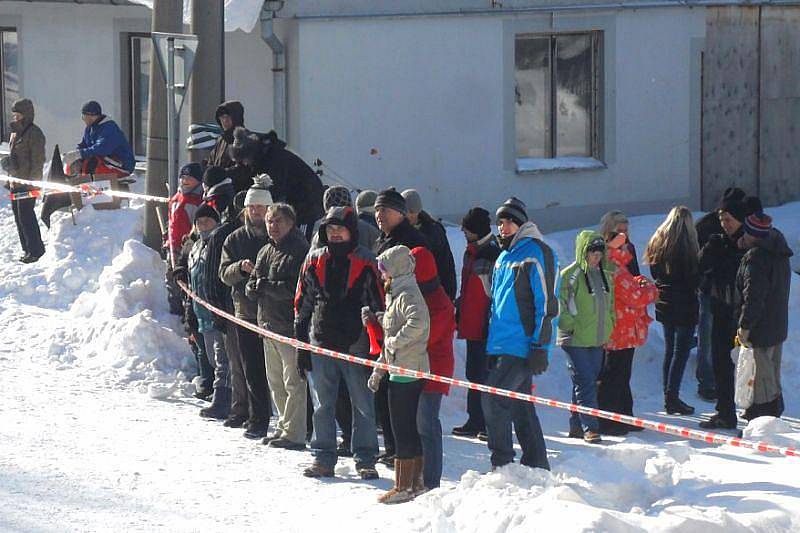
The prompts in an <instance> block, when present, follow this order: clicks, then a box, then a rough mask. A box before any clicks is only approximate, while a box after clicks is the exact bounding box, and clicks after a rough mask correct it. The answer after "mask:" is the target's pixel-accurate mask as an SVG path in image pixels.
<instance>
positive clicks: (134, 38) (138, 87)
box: [128, 34, 151, 156]
mask: <svg viewBox="0 0 800 533" xmlns="http://www.w3.org/2000/svg"><path fill="white" fill-rule="evenodd" d="M150 45H151V40H150V36H149V35H144V34H131V35H129V37H128V54H129V55H128V57H129V58H130V68H131V71H130V83H131V87H130V91H129V92H128V95H129V99H130V101H129V102H128V106H129V109H130V119H131V120H130V131H129V132H128V134H129V137H130V139H131V145H132V146H133V152H134V153H135V154H136V155H137V156H144V155H145V154H146V153H147V106H148V104H149V94H150V93H149V88H150Z"/></svg>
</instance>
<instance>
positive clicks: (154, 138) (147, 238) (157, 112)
mask: <svg viewBox="0 0 800 533" xmlns="http://www.w3.org/2000/svg"><path fill="white" fill-rule="evenodd" d="M151 21H152V22H151V24H150V31H151V32H169V33H180V32H181V30H182V29H183V1H182V0H154V1H153V17H152V19H151ZM149 96H150V98H149V103H148V109H147V177H146V179H145V193H146V194H151V195H155V196H165V195H166V194H167V188H166V186H165V185H164V184H165V182H166V181H167V175H168V168H167V91H166V84H165V81H164V77H163V76H162V75H161V69H160V68H159V66H158V60H157V59H156V51H155V47H153V46H151V51H150V88H149ZM156 207H157V206H156V204H154V203H153V202H148V204H147V207H146V208H145V213H144V239H143V242H144V244H145V245H146V246H149V247H150V248H152V249H154V250H160V248H161V223H160V222H159V215H158V213H157V212H156ZM158 208H159V209H163V210H164V212H165V207H164V206H163V205H160V206H158Z"/></svg>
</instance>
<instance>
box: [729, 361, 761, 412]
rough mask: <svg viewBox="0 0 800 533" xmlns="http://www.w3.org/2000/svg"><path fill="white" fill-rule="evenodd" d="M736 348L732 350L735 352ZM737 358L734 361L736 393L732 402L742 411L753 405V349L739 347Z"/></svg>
mask: <svg viewBox="0 0 800 533" xmlns="http://www.w3.org/2000/svg"><path fill="white" fill-rule="evenodd" d="M736 350H737V348H734V351H736ZM738 350H739V357H738V359H737V361H736V393H735V395H734V401H735V402H736V405H738V406H739V407H741V408H742V409H747V408H748V407H750V406H751V405H753V383H754V382H755V379H756V358H755V356H754V355H753V348H751V347H747V346H739V347H738Z"/></svg>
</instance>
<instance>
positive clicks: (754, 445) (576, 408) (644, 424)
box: [178, 281, 800, 457]
mask: <svg viewBox="0 0 800 533" xmlns="http://www.w3.org/2000/svg"><path fill="white" fill-rule="evenodd" d="M178 285H179V286H180V287H181V289H182V290H183V291H184V292H185V293H186V294H188V295H189V297H190V298H192V299H194V300H195V301H197V303H199V304H200V305H202V306H203V307H205V308H206V309H208V310H209V311H211V312H212V313H214V314H216V315H219V316H221V317H224V318H226V319H228V320H230V321H231V322H233V323H235V324H238V325H239V326H242V327H243V328H246V329H249V330H250V331H252V332H254V333H257V334H258V335H261V336H262V337H267V338H270V339H273V340H276V341H278V342H282V343H284V344H288V345H290V346H294V347H295V348H300V349H303V350H308V351H310V352H314V353H317V354H320V355H326V356H328V357H333V358H335V359H341V360H343V361H347V362H350V363H355V364H359V365H364V366H370V367H373V368H379V369H381V370H385V371H387V372H391V373H392V374H399V375H401V376H409V377H414V378H418V379H427V380H430V381H437V382H439V383H447V384H448V385H453V386H456V387H462V388H465V389H472V390H476V391H479V392H485V393H487V394H495V395H497V396H505V397H506V398H512V399H514V400H522V401H525V402H531V403H536V404H539V405H547V406H549V407H556V408H558V409H564V410H567V411H572V412H575V413H581V414H584V415H589V416H594V417H597V418H604V419H606V420H613V421H614V422H620V423H623V424H628V425H631V426H637V427H641V428H645V429H652V430H653V431H658V432H659V433H666V434H668V435H675V436H678V437H684V438H687V439H692V440H697V441H701V442H705V443H708V444H728V445H730V446H735V447H737V448H746V449H749V450H753V451H756V452H761V453H777V454H780V455H783V456H786V457H800V450H797V449H795V448H793V447H786V446H775V445H772V444H769V443H766V442H753V441H749V440H745V439H740V438H738V437H730V436H727V435H720V434H719V433H709V432H707V431H699V430H694V429H687V428H684V427H681V426H674V425H672V424H664V423H661V422H652V421H650V420H645V419H643V418H638V417H635V416H628V415H622V414H619V413H612V412H610V411H603V410H601V409H592V408H589V407H582V406H580V405H575V404H573V403H568V402H560V401H558V400H550V399H548V398H541V397H539V396H533V395H530V394H522V393H519V392H514V391H510V390H506V389H498V388H497V387H489V386H487V385H480V384H478V383H471V382H469V381H461V380H459V379H453V378H448V377H445V376H439V375H436V374H430V373H428V372H420V371H418V370H409V369H407V368H402V367H398V366H393V365H387V364H385V363H378V362H377V361H373V360H371V359H364V358H362V357H356V356H354V355H348V354H344V353H339V352H335V351H333V350H328V349H326V348H320V347H319V346H314V345H312V344H308V343H306V342H302V341H299V340H297V339H293V338H291V337H285V336H283V335H278V334H277V333H273V332H271V331H269V330H266V329H264V328H261V327H259V326H257V325H255V324H252V323H250V322H247V321H246V320H242V319H239V318H236V317H235V316H233V315H231V314H230V313H227V312H225V311H223V310H221V309H218V308H217V307H214V306H213V305H211V304H210V303H208V302H206V301H205V300H203V299H202V298H200V297H199V296H198V295H197V294H195V293H194V292H193V291H192V290H191V289H190V288H189V287H188V286H187V285H186V284H185V283H184V282H182V281H179V282H178Z"/></svg>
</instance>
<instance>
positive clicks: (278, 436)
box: [261, 431, 281, 445]
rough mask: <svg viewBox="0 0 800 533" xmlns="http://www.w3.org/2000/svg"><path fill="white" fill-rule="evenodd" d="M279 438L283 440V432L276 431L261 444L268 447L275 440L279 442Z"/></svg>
mask: <svg viewBox="0 0 800 533" xmlns="http://www.w3.org/2000/svg"><path fill="white" fill-rule="evenodd" d="M279 438H281V432H280V431H276V432H275V433H273V434H272V435H267V436H266V437H264V439H263V440H262V441H261V444H264V445H267V444H269V443H270V442H272V441H274V440H278V439H279Z"/></svg>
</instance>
